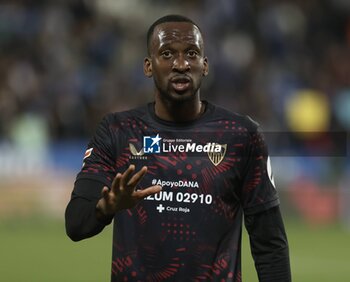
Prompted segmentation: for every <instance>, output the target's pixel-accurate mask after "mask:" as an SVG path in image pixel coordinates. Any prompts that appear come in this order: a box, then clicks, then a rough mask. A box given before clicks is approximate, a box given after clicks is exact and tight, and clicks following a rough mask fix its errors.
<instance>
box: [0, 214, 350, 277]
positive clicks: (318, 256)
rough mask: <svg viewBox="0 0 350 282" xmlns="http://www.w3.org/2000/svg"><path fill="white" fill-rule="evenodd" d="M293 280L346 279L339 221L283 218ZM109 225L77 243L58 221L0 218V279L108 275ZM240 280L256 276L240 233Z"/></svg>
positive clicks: (345, 235) (344, 235) (345, 242)
mask: <svg viewBox="0 0 350 282" xmlns="http://www.w3.org/2000/svg"><path fill="white" fill-rule="evenodd" d="M286 228H287V232H288V238H289V242H290V249H291V263H292V272H293V281H294V282H326V281H327V282H328V281H348V279H349V277H350V267H349V251H348V249H349V248H348V246H349V237H350V233H349V231H348V232H347V231H345V230H343V229H342V228H341V227H339V226H331V227H326V228H324V227H323V228H307V227H305V226H304V225H302V224H300V223H298V222H296V221H288V220H287V221H286ZM111 236H112V230H111V227H107V228H106V229H105V230H104V232H103V233H101V234H100V235H99V236H96V237H94V238H91V239H88V240H85V241H81V242H78V243H74V242H71V241H70V240H69V239H68V238H67V237H66V235H65V230H64V225H63V222H61V221H53V220H36V219H27V220H24V219H13V220H12V221H9V220H7V221H5V222H4V221H3V222H0V238H1V241H0V242H1V251H0V263H1V264H0V265H1V271H0V273H1V275H0V276H1V281H7V282H21V281H35V282H47V281H50V282H62V281H64V282H70V281H72V282H90V281H91V282H104V281H109V273H110V262H111V255H112V254H111ZM243 238H244V241H243V247H244V250H243V279H244V280H243V281H245V282H257V281H258V280H257V278H256V274H255V269H254V266H253V262H252V259H251V256H250V250H249V244H248V240H247V236H246V233H244V236H243Z"/></svg>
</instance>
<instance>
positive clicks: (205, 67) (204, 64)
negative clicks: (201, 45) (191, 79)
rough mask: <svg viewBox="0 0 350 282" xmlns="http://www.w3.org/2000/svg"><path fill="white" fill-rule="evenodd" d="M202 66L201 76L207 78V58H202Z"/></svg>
mask: <svg viewBox="0 0 350 282" xmlns="http://www.w3.org/2000/svg"><path fill="white" fill-rule="evenodd" d="M203 66H204V67H203V76H207V75H208V73H209V62H208V58H207V57H204V59H203Z"/></svg>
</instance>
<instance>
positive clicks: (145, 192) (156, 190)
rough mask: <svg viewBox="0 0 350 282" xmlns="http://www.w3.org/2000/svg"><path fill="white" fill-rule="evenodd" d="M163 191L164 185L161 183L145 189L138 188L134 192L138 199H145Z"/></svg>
mask: <svg viewBox="0 0 350 282" xmlns="http://www.w3.org/2000/svg"><path fill="white" fill-rule="evenodd" d="M160 191H162V187H161V186H159V185H156V186H151V187H148V188H146V189H143V190H138V191H135V192H134V196H135V197H136V198H138V199H144V198H146V197H148V196H150V195H154V194H157V193H159V192H160Z"/></svg>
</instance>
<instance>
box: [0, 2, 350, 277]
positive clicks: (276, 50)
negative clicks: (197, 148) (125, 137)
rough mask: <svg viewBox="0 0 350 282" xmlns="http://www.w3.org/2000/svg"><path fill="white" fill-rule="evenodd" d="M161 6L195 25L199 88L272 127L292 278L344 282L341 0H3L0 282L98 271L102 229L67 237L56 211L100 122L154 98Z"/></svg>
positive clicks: (349, 176) (104, 266) (248, 272)
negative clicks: (205, 71)
mask: <svg viewBox="0 0 350 282" xmlns="http://www.w3.org/2000/svg"><path fill="white" fill-rule="evenodd" d="M167 13H180V14H184V15H187V16H189V17H191V18H193V19H194V20H195V21H196V22H198V24H199V25H200V26H201V28H202V30H203V33H204V36H205V41H206V53H207V56H208V57H209V62H210V75H209V77H208V78H207V79H206V81H205V83H204V85H203V88H202V96H203V97H204V98H206V99H210V100H211V101H213V102H215V103H217V104H219V105H223V106H225V107H227V108H229V109H231V110H233V111H237V112H240V113H243V114H248V115H250V116H251V117H252V118H253V119H255V120H257V121H259V123H260V124H261V127H262V129H263V131H265V132H266V133H267V135H268V136H270V137H272V138H271V139H268V138H267V139H268V143H269V146H270V151H271V152H272V153H271V155H272V166H273V169H274V174H275V181H276V184H277V187H278V190H279V193H280V195H281V201H282V207H283V213H284V215H285V221H286V228H287V231H288V235H289V241H290V248H291V260H292V271H293V276H294V281H300V282H309V281H310V282H313V281H317V282H322V281H348V280H349V277H350V268H349V266H348V265H349V254H348V246H349V240H348V238H349V237H350V233H349V232H350V187H349V186H350V162H349V154H348V149H349V148H348V147H349V144H348V132H349V128H350V48H349V47H350V1H348V0H320V1H316V0H308V1H301V0H293V1H286V0H284V1H278V0H269V1H262V0H259V1H258V0H256V1H253V0H245V1H240V0H216V1H209V0H201V1H200V0H197V1H196V0H186V1H185V0H183V1H181V0H178V1H175V0H169V1H161V0H120V1H113V0H100V1H93V0H85V1H82V0H81V1H78V0H76V1H74V0H72V1H68V0H65V1H64V0H62V1H48V0H47V1H45V0H41V1H40V0H37V1H30V0H29V1H24V0H22V1H21V0H12V1H1V4H0V195H1V196H0V234H1V235H0V238H1V239H0V244H1V251H0V264H1V267H0V277H1V278H0V279H1V281H13V282H19V281H51V282H52V281H108V279H109V271H110V267H109V265H110V257H111V248H110V244H111V228H110V227H108V228H106V232H104V233H103V234H101V235H100V236H97V237H95V238H92V239H89V240H86V241H84V242H80V243H73V242H70V241H69V239H68V238H67V237H66V236H65V231H64V225H63V214H64V209H65V206H66V204H67V202H68V200H69V197H70V192H71V189H72V186H73V182H74V179H75V175H76V173H77V172H78V171H79V169H80V167H81V159H82V156H83V154H84V151H85V146H86V143H87V141H88V138H89V136H91V134H92V133H93V132H94V129H95V127H96V125H97V123H98V122H99V120H100V119H101V118H102V117H103V115H104V114H105V113H107V112H110V111H119V110H124V109H127V108H130V107H133V106H137V105H140V104H143V103H145V102H147V101H150V100H151V99H152V82H151V81H150V80H147V79H146V78H145V77H144V75H143V71H142V63H143V58H144V57H145V55H146V54H145V34H146V31H147V28H148V26H149V25H150V24H151V23H152V22H153V21H154V20H155V19H157V18H158V17H160V16H162V15H164V14H167ZM271 133H272V134H271ZM310 133H311V134H310ZM244 246H245V251H244V254H243V256H244V273H243V277H244V278H245V281H248V282H250V281H257V279H256V275H255V270H254V268H253V264H252V261H251V258H250V255H249V245H248V241H247V236H246V234H245V237H244Z"/></svg>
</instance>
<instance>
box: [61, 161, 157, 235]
mask: <svg viewBox="0 0 350 282" xmlns="http://www.w3.org/2000/svg"><path fill="white" fill-rule="evenodd" d="M134 172H135V166H134V165H130V166H129V168H128V169H127V170H126V171H125V172H124V173H118V174H117V175H116V177H115V178H114V180H113V183H112V186H111V188H110V189H109V188H108V187H106V186H104V184H102V183H100V182H98V181H94V180H90V179H79V180H77V181H76V183H75V186H74V190H73V193H72V198H71V200H70V202H69V203H68V206H67V209H66V213H65V219H66V232H67V235H68V236H69V238H71V239H72V240H73V241H79V240H82V239H85V238H89V237H92V236H94V235H96V234H98V233H100V232H101V231H102V230H103V228H104V227H105V226H106V225H108V224H110V223H111V221H112V220H113V218H114V215H115V214H116V213H117V212H119V211H121V210H125V209H129V208H132V207H134V206H135V205H136V204H137V203H138V202H140V201H141V200H142V199H144V198H145V197H148V196H149V195H153V194H156V193H158V192H159V191H160V190H161V187H160V186H151V187H148V188H145V189H143V190H135V188H136V186H137V185H138V183H139V182H140V181H141V179H142V177H143V176H144V175H145V174H146V172H147V167H143V168H142V169H140V170H139V171H138V172H136V173H134Z"/></svg>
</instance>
